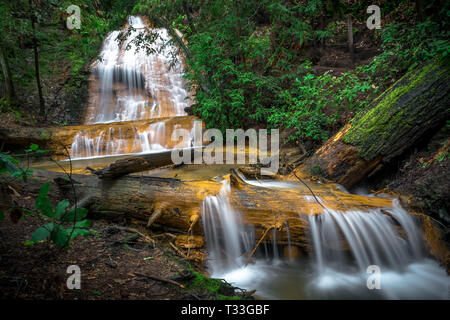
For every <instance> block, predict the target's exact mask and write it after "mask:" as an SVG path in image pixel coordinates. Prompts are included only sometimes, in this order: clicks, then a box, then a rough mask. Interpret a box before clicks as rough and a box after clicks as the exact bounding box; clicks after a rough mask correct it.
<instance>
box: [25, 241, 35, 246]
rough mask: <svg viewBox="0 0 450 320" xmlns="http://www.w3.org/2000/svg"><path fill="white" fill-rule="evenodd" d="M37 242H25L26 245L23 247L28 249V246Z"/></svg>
mask: <svg viewBox="0 0 450 320" xmlns="http://www.w3.org/2000/svg"><path fill="white" fill-rule="evenodd" d="M34 243H35V242H34V241H25V242H24V243H23V245H24V246H25V247H26V246H30V245H32V244H34Z"/></svg>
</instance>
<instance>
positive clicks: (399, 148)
mask: <svg viewBox="0 0 450 320" xmlns="http://www.w3.org/2000/svg"><path fill="white" fill-rule="evenodd" d="M449 105H450V68H449V66H448V65H445V64H443V63H437V62H431V63H429V64H427V65H425V66H424V67H422V68H420V69H417V70H413V71H411V72H408V73H407V74H406V75H405V76H404V77H402V78H401V79H400V80H399V81H398V82H397V83H395V84H394V85H393V86H392V87H391V88H389V89H388V90H386V91H385V92H384V93H383V94H382V95H381V96H380V97H378V98H377V99H375V100H374V101H373V102H372V104H371V105H370V106H369V107H368V108H367V109H366V110H364V111H363V112H360V113H358V114H357V115H356V116H355V118H354V119H353V120H352V121H351V122H350V123H349V124H348V125H346V126H345V127H344V128H343V129H342V130H340V131H339V132H338V133H337V134H336V135H335V136H334V137H332V138H331V139H329V140H328V141H327V142H326V143H325V144H324V145H323V146H322V147H321V148H320V149H319V150H317V151H316V153H315V154H314V155H313V156H312V157H311V158H310V159H309V160H308V161H307V162H306V166H302V167H301V168H299V169H298V172H301V171H305V170H306V171H308V172H309V173H310V174H312V175H316V176H322V177H325V178H327V179H330V180H333V181H336V182H337V183H339V184H342V185H343V186H345V187H347V188H348V187H351V186H353V185H355V184H356V183H357V182H359V181H361V180H362V179H363V178H364V177H366V176H368V175H371V174H373V173H374V172H375V171H376V170H379V169H381V168H382V167H383V166H384V165H385V164H387V163H389V162H391V161H392V160H393V159H395V158H396V157H398V156H400V155H402V154H404V153H405V151H407V150H409V149H411V148H412V147H413V146H414V145H416V144H417V143H418V142H420V141H422V139H424V138H426V137H427V136H429V134H430V133H432V132H434V131H435V130H437V129H439V128H441V127H442V126H443V125H444V124H445V121H446V120H447V119H448V118H449V116H450V109H449V108H448V106H449Z"/></svg>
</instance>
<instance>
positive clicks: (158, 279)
mask: <svg viewBox="0 0 450 320" xmlns="http://www.w3.org/2000/svg"><path fill="white" fill-rule="evenodd" d="M134 274H135V275H137V276H141V277H145V278H149V279H151V280H155V281H159V282H166V283H170V284H174V285H176V286H178V287H180V288H183V289H184V288H185V287H184V286H183V285H182V284H181V283H179V282H176V281H174V280H171V279H165V278H160V277H157V276H152V275H148V274H142V273H138V272H135V273H134Z"/></svg>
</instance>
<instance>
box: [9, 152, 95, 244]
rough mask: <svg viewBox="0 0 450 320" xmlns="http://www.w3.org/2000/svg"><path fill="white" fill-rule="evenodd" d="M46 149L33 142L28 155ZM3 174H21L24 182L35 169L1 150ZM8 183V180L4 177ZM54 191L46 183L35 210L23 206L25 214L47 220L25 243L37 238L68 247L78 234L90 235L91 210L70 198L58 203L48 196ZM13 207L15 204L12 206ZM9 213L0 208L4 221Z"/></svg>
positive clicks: (40, 192)
mask: <svg viewBox="0 0 450 320" xmlns="http://www.w3.org/2000/svg"><path fill="white" fill-rule="evenodd" d="M45 152H46V151H45V150H40V149H39V146H38V145H36V144H31V145H30V147H29V148H28V149H26V150H25V155H26V156H27V157H30V156H32V155H37V154H41V153H45ZM0 175H9V176H11V177H12V178H14V179H17V178H21V179H23V180H24V182H27V177H29V176H31V175H32V170H30V169H28V168H26V169H24V168H22V167H21V165H20V162H19V160H17V159H16V158H14V157H13V156H11V155H9V154H7V153H1V152H0ZM2 178H3V180H5V182H6V184H8V182H9V181H8V180H6V179H5V178H4V177H2ZM49 191H50V184H49V183H45V184H43V185H42V186H41V188H40V190H39V194H38V196H37V198H36V201H35V209H36V210H35V211H31V210H28V209H21V211H22V212H23V213H25V215H28V216H37V217H38V218H40V220H41V221H43V222H45V223H44V224H43V225H42V226H41V227H39V228H38V229H36V230H35V231H34V232H33V234H32V236H31V241H27V242H26V243H24V245H31V244H34V243H36V242H40V241H43V240H48V241H51V242H53V243H55V244H56V245H58V246H60V247H68V246H69V245H70V240H71V239H75V238H77V237H78V236H88V235H90V233H91V232H90V230H88V229H87V228H88V227H89V226H90V224H91V222H90V221H89V220H87V219H85V218H86V216H87V214H88V211H87V209H85V208H78V207H76V206H73V207H72V208H70V209H68V208H69V206H70V203H69V200H66V199H65V200H62V201H60V202H59V203H58V204H57V205H56V207H53V204H52V202H51V200H50V198H49V197H48V194H49ZM10 210H12V208H11V209H10ZM4 217H5V215H4V212H3V211H0V221H1V220H3V219H4Z"/></svg>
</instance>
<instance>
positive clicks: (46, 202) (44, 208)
mask: <svg viewBox="0 0 450 320" xmlns="http://www.w3.org/2000/svg"><path fill="white" fill-rule="evenodd" d="M49 190H50V183H48V182H47V183H45V184H43V185H42V187H41V189H40V190H39V195H38V196H37V198H36V209H38V210H40V211H41V212H42V214H44V215H45V216H47V217H52V216H53V206H52V202H51V201H50V199H49V198H47V194H48V192H49Z"/></svg>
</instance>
